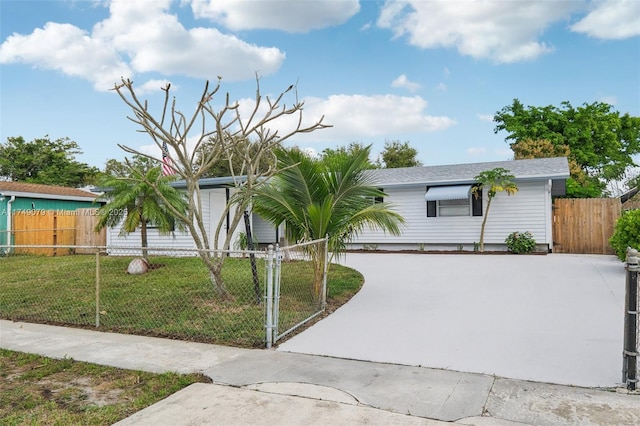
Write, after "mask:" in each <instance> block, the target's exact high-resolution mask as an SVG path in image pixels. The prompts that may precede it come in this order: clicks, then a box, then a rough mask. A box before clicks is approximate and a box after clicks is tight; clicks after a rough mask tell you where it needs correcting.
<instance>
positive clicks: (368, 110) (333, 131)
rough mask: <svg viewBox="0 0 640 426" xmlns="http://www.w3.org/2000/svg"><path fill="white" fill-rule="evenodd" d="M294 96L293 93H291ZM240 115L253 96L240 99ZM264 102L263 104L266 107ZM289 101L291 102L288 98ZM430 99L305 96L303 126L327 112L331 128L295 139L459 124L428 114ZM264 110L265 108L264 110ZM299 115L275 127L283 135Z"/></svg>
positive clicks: (380, 134) (391, 133)
mask: <svg viewBox="0 0 640 426" xmlns="http://www.w3.org/2000/svg"><path fill="white" fill-rule="evenodd" d="M292 96H293V94H292ZM239 104H240V109H239V112H240V115H241V116H242V117H247V116H248V111H250V110H251V109H252V108H253V107H254V105H255V100H253V99H241V100H239ZM264 104H265V103H264V102H263V107H264ZM289 104H290V102H289ZM427 105H428V103H427V101H426V100H424V99H423V98H422V97H420V96H412V97H407V96H396V95H389V94H387V95H372V96H365V95H333V96H329V97H328V98H311V97H310V98H306V99H305V100H304V110H303V126H309V125H311V124H313V123H314V122H316V121H317V120H319V119H320V117H322V116H324V120H323V123H324V124H327V125H331V126H332V127H331V128H327V129H322V130H318V131H315V132H312V133H308V134H298V135H296V136H295V138H292V139H291V142H292V143H295V144H298V145H303V144H304V145H308V144H313V143H319V142H320V143H325V142H332V143H340V144H343V143H345V141H354V140H362V139H365V138H372V137H377V138H381V139H384V138H385V137H386V138H392V137H395V135H398V134H406V133H427V132H435V131H441V130H445V129H447V128H449V127H451V126H454V125H455V124H456V121H455V120H454V119H452V118H449V117H446V116H433V115H429V114H426V112H425V110H426V108H427ZM261 111H262V112H263V113H264V109H262V110H261ZM297 120H298V116H297V115H294V116H287V117H283V118H282V119H280V120H277V123H276V125H277V126H274V130H275V129H277V130H278V132H279V134H280V135H281V136H282V135H284V134H285V133H287V132H288V131H291V130H292V129H293V128H294V127H295V126H296V124H297Z"/></svg>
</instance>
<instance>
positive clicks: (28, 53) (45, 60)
mask: <svg viewBox="0 0 640 426" xmlns="http://www.w3.org/2000/svg"><path fill="white" fill-rule="evenodd" d="M16 62H19V63H25V64H31V65H33V66H34V67H37V68H45V69H53V70H58V71H61V72H62V73H64V74H66V75H69V76H73V77H80V78H84V79H85V80H90V81H92V82H93V84H94V87H95V88H96V89H98V90H107V89H111V88H113V86H114V84H115V83H116V81H118V80H119V79H120V77H121V76H122V77H125V78H127V77H129V76H130V75H131V68H130V67H129V65H127V64H126V63H125V62H124V61H123V60H122V59H121V58H120V56H119V54H118V52H117V50H116V49H114V47H113V46H112V45H111V44H110V43H108V42H107V41H105V40H102V39H95V38H92V37H91V36H90V35H88V34H87V33H86V31H83V30H81V29H80V28H77V27H75V26H73V25H70V24H57V23H53V22H48V23H47V24H45V26H44V27H43V28H37V29H35V30H34V31H33V32H32V33H31V34H30V35H26V36H25V35H20V34H13V35H11V36H9V37H8V38H7V39H6V40H5V41H4V42H3V43H2V45H0V63H2V64H10V63H16Z"/></svg>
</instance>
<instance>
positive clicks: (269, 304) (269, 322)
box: [264, 244, 274, 349]
mask: <svg viewBox="0 0 640 426" xmlns="http://www.w3.org/2000/svg"><path fill="white" fill-rule="evenodd" d="M273 255H274V252H273V245H272V244H269V248H268V254H267V268H266V269H267V300H266V303H265V309H266V310H267V312H266V324H265V326H264V328H265V330H266V333H267V335H266V340H267V349H271V346H272V344H273Z"/></svg>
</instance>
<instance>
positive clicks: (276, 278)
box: [273, 244, 282, 342]
mask: <svg viewBox="0 0 640 426" xmlns="http://www.w3.org/2000/svg"><path fill="white" fill-rule="evenodd" d="M275 261H276V264H275V270H274V274H273V287H274V292H273V341H274V342H275V341H276V340H278V324H279V323H280V277H281V275H280V274H281V272H282V253H281V252H280V245H278V244H276V252H275Z"/></svg>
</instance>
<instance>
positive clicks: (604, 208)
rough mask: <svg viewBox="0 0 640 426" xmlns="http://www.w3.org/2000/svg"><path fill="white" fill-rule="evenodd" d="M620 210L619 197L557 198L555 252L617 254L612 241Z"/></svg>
mask: <svg viewBox="0 0 640 426" xmlns="http://www.w3.org/2000/svg"><path fill="white" fill-rule="evenodd" d="M621 211H622V207H621V204H620V199H618V198H557V199H556V200H555V201H554V202H553V251H554V252H556V253H582V254H615V253H614V251H613V249H612V248H611V247H610V246H609V238H611V235H613V229H614V227H615V225H616V221H617V220H618V217H620V213H621Z"/></svg>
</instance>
